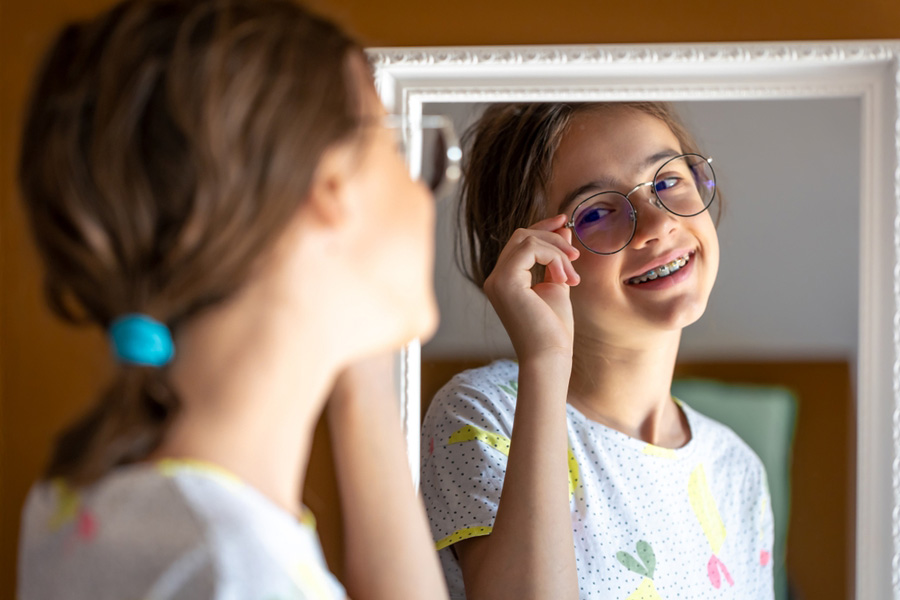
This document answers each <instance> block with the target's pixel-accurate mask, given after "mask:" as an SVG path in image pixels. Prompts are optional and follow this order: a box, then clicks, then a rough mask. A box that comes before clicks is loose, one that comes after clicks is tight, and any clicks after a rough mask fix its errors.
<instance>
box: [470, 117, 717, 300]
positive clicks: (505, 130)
mask: <svg viewBox="0 0 900 600" xmlns="http://www.w3.org/2000/svg"><path fill="white" fill-rule="evenodd" d="M603 107H623V108H629V109H632V110H638V111H641V112H644V113H646V114H649V115H651V116H653V117H656V118H657V119H659V120H661V121H663V122H664V123H665V124H666V125H667V126H668V127H669V129H670V130H671V131H672V133H673V134H674V135H675V137H676V138H677V139H678V142H679V143H680V144H681V149H682V151H683V152H686V153H699V150H698V147H697V143H696V141H695V140H694V138H693V136H691V134H690V133H689V132H688V131H687V129H686V128H685V127H684V125H683V124H682V122H681V120H680V119H679V118H678V116H677V115H676V113H675V110H674V108H673V107H672V106H671V105H670V104H668V103H665V102H621V103H579V104H569V103H537V102H536V103H520V104H493V105H491V106H489V107H488V108H487V110H485V112H484V114H483V115H482V116H481V118H480V119H479V120H478V121H477V122H476V123H475V124H474V125H472V126H471V127H470V128H469V129H468V130H467V131H466V133H465V135H464V136H463V145H464V146H465V148H466V151H465V152H464V153H463V154H464V156H465V160H464V163H463V183H462V201H461V202H460V208H459V214H458V221H459V223H458V228H457V253H456V257H457V262H458V263H459V265H460V267H461V268H462V270H463V272H464V273H465V274H466V277H468V278H469V280H471V281H472V282H473V283H474V284H475V285H477V286H478V287H481V286H482V285H484V281H485V279H487V277H488V275H490V274H491V271H493V270H494V266H495V265H496V264H497V258H498V257H499V256H500V251H501V250H503V247H504V246H505V245H506V243H507V242H508V241H509V238H510V237H511V236H512V234H513V232H515V230H516V229H519V228H522V227H529V226H531V225H532V224H533V223H535V222H536V221H539V220H541V219H543V218H545V217H547V216H549V215H547V204H546V202H547V198H546V195H545V194H546V189H547V184H548V183H549V180H550V176H551V167H552V164H553V156H554V154H555V152H556V149H557V148H558V147H559V143H560V141H561V140H562V137H563V135H564V134H565V132H566V129H567V128H568V126H569V123H570V122H571V121H572V118H573V117H574V116H575V115H577V114H580V113H582V112H586V111H588V110H596V109H599V108H603ZM720 201H721V200H720ZM463 229H464V230H465V234H464V235H463V233H462V230H463Z"/></svg>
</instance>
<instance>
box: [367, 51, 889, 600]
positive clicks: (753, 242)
mask: <svg viewBox="0 0 900 600" xmlns="http://www.w3.org/2000/svg"><path fill="white" fill-rule="evenodd" d="M370 52H371V55H372V58H373V63H374V65H375V76H376V84H377V86H378V88H379V93H380V94H381V97H382V99H383V101H384V102H385V105H386V106H387V107H388V109H389V110H393V111H394V112H397V113H401V114H407V115H412V116H415V115H419V114H423V113H424V114H429V113H430V114H448V115H451V116H452V117H453V118H454V120H455V121H456V123H457V128H458V129H459V130H460V131H463V130H464V129H465V127H466V126H467V125H468V124H469V123H471V122H472V121H473V120H474V119H475V118H477V115H478V114H479V113H480V111H482V110H483V109H484V107H485V106H486V105H487V104H488V103H493V102H512V101H566V102H578V101H623V100H641V101H644V100H664V101H670V102H674V103H675V104H676V106H677V108H678V110H679V112H680V113H681V114H682V116H683V117H684V119H685V120H686V121H687V123H688V124H689V126H690V128H691V130H692V131H693V133H695V134H696V135H697V137H698V138H699V141H700V143H701V147H702V148H703V151H704V152H706V153H707V154H709V155H711V156H712V157H713V158H714V163H713V164H714V166H715V167H716V172H717V175H718V177H719V182H720V186H721V189H722V190H723V195H724V198H725V203H724V206H725V211H724V216H723V218H722V221H721V223H720V226H719V237H720V243H721V246H722V251H721V254H722V259H721V265H720V270H719V276H718V281H717V284H716V287H715V289H714V291H713V294H712V297H711V299H710V305H709V308H708V309H707V311H706V314H705V315H704V317H703V318H702V319H701V320H700V321H699V322H698V323H696V324H695V325H692V326H691V327H689V328H688V329H687V330H686V331H685V333H684V336H683V342H682V347H681V352H680V355H679V363H678V365H677V366H676V373H675V375H676V383H677V380H679V379H684V378H695V377H704V378H714V379H717V380H722V381H726V382H733V383H742V384H764V385H772V384H775V385H781V386H784V387H787V388H789V389H791V390H792V391H793V392H795V394H796V396H797V406H798V412H797V416H796V425H795V428H794V436H793V443H794V454H793V465H792V466H793V470H792V472H791V474H790V476H789V477H788V476H787V475H786V476H785V478H786V480H787V479H789V481H790V483H791V500H790V507H791V510H790V518H789V520H788V523H789V529H790V533H789V535H788V554H787V561H788V566H789V570H790V574H791V581H792V583H793V584H794V585H795V586H796V588H797V591H798V592H799V593H800V594H802V595H801V596H798V597H809V598H851V597H852V598H859V599H868V598H887V597H893V598H896V599H898V600H900V569H898V568H897V566H898V565H900V470H898V469H897V468H896V466H895V465H896V464H898V462H897V461H898V459H900V362H898V356H900V313H898V306H900V263H898V256H900V222H898V221H897V214H898V211H897V207H898V205H900V168H898V159H897V157H898V154H900V119H898V112H900V111H898V98H900V85H898V82H900V76H898V64H900V60H898V59H900V42H898V41H884V42H811V43H765V44H744V43H742V44H700V45H691V46H685V45H624V46H612V45H610V46H602V45H601V46H534V47H468V48H467V47H462V48H397V49H389V48H388V49H374V50H372V51H370ZM455 211H456V207H455V204H454V199H453V198H448V199H445V200H444V201H442V203H441V204H440V207H439V212H440V218H439V223H438V256H437V265H436V273H435V277H436V285H437V287H438V292H439V302H440V304H441V310H442V319H443V320H442V324H441V328H440V330H439V332H438V334H437V336H436V337H435V338H434V339H433V340H431V341H430V342H429V343H428V344H427V345H426V346H425V347H424V348H422V349H421V355H420V348H419V346H418V345H417V344H412V345H410V347H409V348H408V350H407V351H406V353H405V354H404V355H403V357H401V360H402V362H403V365H404V368H405V373H406V377H405V379H404V381H405V382H406V387H405V388H403V394H404V395H403V398H402V400H401V408H402V410H403V411H404V418H405V428H406V433H407V439H408V442H409V448H410V462H411V464H413V465H414V464H416V463H417V462H418V456H419V440H418V431H419V421H418V419H419V416H420V398H419V394H418V393H417V392H418V390H419V384H420V383H421V390H422V398H421V404H422V405H425V404H427V402H428V401H429V400H430V397H431V395H432V394H433V393H434V391H435V390H436V387H437V386H439V385H441V384H442V383H443V382H444V381H446V379H447V378H449V376H451V375H452V374H453V373H454V372H455V371H458V370H460V369H462V368H465V367H468V366H476V365H480V364H483V363H484V362H485V361H487V360H490V359H492V358H497V357H504V356H510V355H511V354H512V349H511V347H510V345H509V342H508V340H507V338H506V335H505V333H504V331H503V329H502V327H501V326H500V324H499V322H498V321H497V319H496V317H494V315H493V311H492V310H491V309H490V307H489V306H488V305H487V303H486V302H485V300H484V299H483V297H482V296H481V294H480V292H479V291H478V290H476V289H475V288H474V287H473V286H472V285H471V284H469V283H468V282H466V281H465V280H464V279H463V278H462V277H461V276H460V274H459V272H458V268H457V266H456V265H455V264H454V260H453V247H454V239H453V235H454V233H453V224H454V221H455V217H456V212H455ZM420 375H421V382H420V381H419V376H420ZM758 453H759V452H758ZM770 480H771V478H770Z"/></svg>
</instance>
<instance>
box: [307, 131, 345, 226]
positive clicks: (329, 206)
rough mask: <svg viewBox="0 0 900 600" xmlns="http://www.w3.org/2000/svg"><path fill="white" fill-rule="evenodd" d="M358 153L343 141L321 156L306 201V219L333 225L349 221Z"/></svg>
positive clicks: (320, 223) (324, 224)
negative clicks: (354, 167)
mask: <svg viewBox="0 0 900 600" xmlns="http://www.w3.org/2000/svg"><path fill="white" fill-rule="evenodd" d="M357 152H358V151H357V149H356V148H354V147H353V145H352V144H351V143H344V144H339V145H337V146H334V147H332V148H329V149H328V150H326V151H325V154H323V155H322V159H321V160H320V161H319V165H318V166H317V167H316V172H315V175H313V180H312V183H311V184H310V187H309V191H308V193H307V198H306V202H304V211H303V212H304V213H305V214H306V218H307V219H311V220H312V221H313V222H314V223H316V224H318V225H322V226H325V227H331V228H334V227H340V226H341V225H343V224H345V223H346V221H347V219H348V217H349V215H350V208H351V207H350V205H349V203H350V202H351V198H352V194H350V187H351V185H350V183H351V179H352V176H353V157H354V156H355V155H356V154H357Z"/></svg>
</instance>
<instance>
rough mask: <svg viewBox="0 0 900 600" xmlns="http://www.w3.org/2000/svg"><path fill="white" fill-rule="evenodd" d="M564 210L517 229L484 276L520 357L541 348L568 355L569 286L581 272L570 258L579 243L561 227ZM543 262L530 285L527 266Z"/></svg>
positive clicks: (571, 332) (570, 330) (571, 330)
mask: <svg viewBox="0 0 900 600" xmlns="http://www.w3.org/2000/svg"><path fill="white" fill-rule="evenodd" d="M565 222H566V215H557V216H555V217H551V218H549V219H544V220H543V221H538V222H537V223H535V224H534V225H532V226H531V227H529V228H527V229H517V230H516V232H515V233H513V235H512V237H511V238H510V239H509V242H507V243H506V246H505V247H504V248H503V251H501V252H500V257H499V258H498V259H497V264H496V266H495V267H494V270H493V271H492V272H491V274H490V275H489V276H488V278H487V279H486V280H485V282H484V293H485V294H486V295H487V297H488V300H490V301H491V304H492V305H493V306H494V310H496V311H497V314H498V315H499V316H500V320H501V321H502V322H503V326H504V327H505V328H506V331H507V333H508V334H509V337H510V339H511V340H512V343H513V347H514V348H515V350H516V355H517V356H518V358H519V361H523V360H527V359H529V358H534V357H536V356H540V355H543V354H545V353H548V352H549V353H564V354H566V355H568V356H570V357H571V355H572V340H573V337H574V323H573V318H572V303H571V300H570V299H569V287H570V286H573V285H577V284H578V282H579V281H580V280H581V278H580V277H579V276H578V273H576V272H575V268H574V267H573V266H572V261H573V260H575V259H576V258H578V256H579V252H578V249H577V248H575V247H574V246H573V245H572V232H571V230H569V229H567V228H566V227H564V225H565ZM536 265H543V266H544V267H545V274H544V280H543V281H542V282H540V283H538V284H536V285H532V275H531V270H532V268H534V267H535V266H536Z"/></svg>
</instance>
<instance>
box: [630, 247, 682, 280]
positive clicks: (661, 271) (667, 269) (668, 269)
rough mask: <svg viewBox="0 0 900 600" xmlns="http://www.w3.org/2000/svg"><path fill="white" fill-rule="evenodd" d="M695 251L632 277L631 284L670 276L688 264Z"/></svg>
mask: <svg viewBox="0 0 900 600" xmlns="http://www.w3.org/2000/svg"><path fill="white" fill-rule="evenodd" d="M693 256H694V253H693V252H688V253H687V254H685V255H684V256H679V257H678V258H676V259H675V260H673V261H671V262H667V263H666V264H664V265H660V266H658V267H656V268H655V269H650V270H649V271H647V272H646V273H644V274H643V275H638V276H637V277H632V278H631V279H629V280H628V284H629V285H637V284H639V283H646V282H648V281H653V280H654V279H661V278H663V277H668V276H669V275H671V274H672V273H675V272H677V271H678V270H679V269H681V267H683V266H684V265H686V264H688V262H689V261H690V260H691V258H693Z"/></svg>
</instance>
